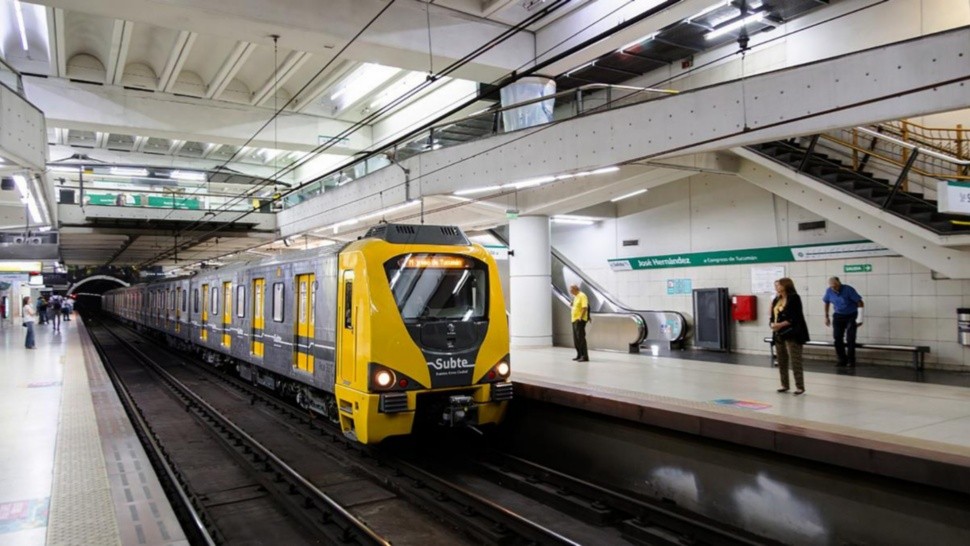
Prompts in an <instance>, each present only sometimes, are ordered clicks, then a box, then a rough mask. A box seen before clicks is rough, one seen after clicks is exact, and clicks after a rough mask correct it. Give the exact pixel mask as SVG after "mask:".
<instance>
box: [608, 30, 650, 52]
mask: <svg viewBox="0 0 970 546" xmlns="http://www.w3.org/2000/svg"><path fill="white" fill-rule="evenodd" d="M658 34H660V33H659V32H651V33H650V34H647V35H646V36H643V37H642V38H640V39H639V40H636V41H634V42H630V43H628V44H627V45H625V46H623V47H621V48H620V49H617V50H616V52H617V53H623V52H624V51H626V50H628V49H630V48H631V47H633V46H637V45H640V44H642V43H643V42H648V41H650V40H653V39H654V38H656V37H657V35H658Z"/></svg>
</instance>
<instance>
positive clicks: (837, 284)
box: [822, 277, 865, 366]
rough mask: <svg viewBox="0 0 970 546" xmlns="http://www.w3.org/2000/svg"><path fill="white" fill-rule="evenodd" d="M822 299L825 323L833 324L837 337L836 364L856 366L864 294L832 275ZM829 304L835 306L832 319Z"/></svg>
mask: <svg viewBox="0 0 970 546" xmlns="http://www.w3.org/2000/svg"><path fill="white" fill-rule="evenodd" d="M822 301H824V302H825V325H826V326H832V335H833V336H834V337H835V354H836V355H838V362H837V364H836V366H855V336H856V330H857V329H858V328H859V326H862V308H863V307H865V303H864V302H863V301H862V296H860V295H859V293H858V292H856V290H855V288H852V287H851V286H849V285H847V284H842V282H841V281H839V278H838V277H831V278H830V279H829V287H828V289H826V290H825V296H823V297H822ZM829 305H832V306H833V307H835V313H834V314H833V316H832V318H831V319H829Z"/></svg>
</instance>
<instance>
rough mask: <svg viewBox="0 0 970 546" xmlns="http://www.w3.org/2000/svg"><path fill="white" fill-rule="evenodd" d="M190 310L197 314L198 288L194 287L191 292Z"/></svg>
mask: <svg viewBox="0 0 970 546" xmlns="http://www.w3.org/2000/svg"><path fill="white" fill-rule="evenodd" d="M192 312H193V313H195V314H199V289H198V288H196V289H195V292H194V293H193V294H192Z"/></svg>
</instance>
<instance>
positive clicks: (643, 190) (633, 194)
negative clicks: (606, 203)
mask: <svg viewBox="0 0 970 546" xmlns="http://www.w3.org/2000/svg"><path fill="white" fill-rule="evenodd" d="M643 193H647V189H646V188H644V189H642V190H637V191H632V192H630V193H628V194H626V195H621V196H619V197H614V198H613V199H610V202H612V203H616V202H617V201H623V200H624V199H629V198H631V197H635V196H637V195H640V194H643Z"/></svg>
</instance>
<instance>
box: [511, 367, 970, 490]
mask: <svg viewBox="0 0 970 546" xmlns="http://www.w3.org/2000/svg"><path fill="white" fill-rule="evenodd" d="M573 354H574V351H573V350H572V349H567V348H542V349H513V351H512V364H513V381H514V382H515V383H516V389H515V392H516V397H517V398H520V399H521V398H525V399H529V398H532V399H536V400H540V401H544V402H551V403H553V404H557V405H562V406H566V407H573V408H578V409H582V410H586V411H590V412H593V413H599V414H602V415H606V416H609V417H615V418H620V419H624V420H628V421H633V422H638V423H641V424H643V425H647V426H651V427H659V428H662V429H668V430H671V431H674V432H678V433H687V434H690V435H693V436H697V437H700V438H704V439H710V440H717V441H726V442H730V443H734V444H738V445H742V446H746V447H753V448H756V449H759V450H765V451H768V452H774V453H775V454H776V455H778V456H782V457H797V458H801V459H807V460H810V461H815V462H820V463H824V464H830V465H836V466H840V467H844V468H847V469H851V470H857V471H862V472H867V473H872V474H876V475H881V476H886V477H889V478H893V479H902V480H906V481H912V482H916V483H920V484H924V485H929V486H932V487H936V488H943V489H949V490H952V491H957V492H960V493H963V494H970V389H967V388H965V387H956V386H949V385H932V384H925V383H910V382H903V381H893V380H886V379H875V378H869V377H854V376H845V375H834V374H829V373H815V372H811V371H808V372H806V375H805V377H806V379H805V383H806V389H807V393H806V394H805V395H803V396H793V395H792V393H790V392H789V393H778V392H776V391H775V390H776V389H777V388H778V386H779V376H778V370H777V369H776V368H770V367H768V366H767V362H765V360H766V359H763V358H758V357H753V358H757V360H755V361H754V365H739V364H723V363H718V362H705V361H696V360H685V359H673V358H664V357H652V356H644V355H628V354H620V353H607V352H596V351H593V352H591V354H590V356H591V359H592V360H591V362H588V363H576V362H573V361H571V360H570V359H571V358H572V356H573Z"/></svg>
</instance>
